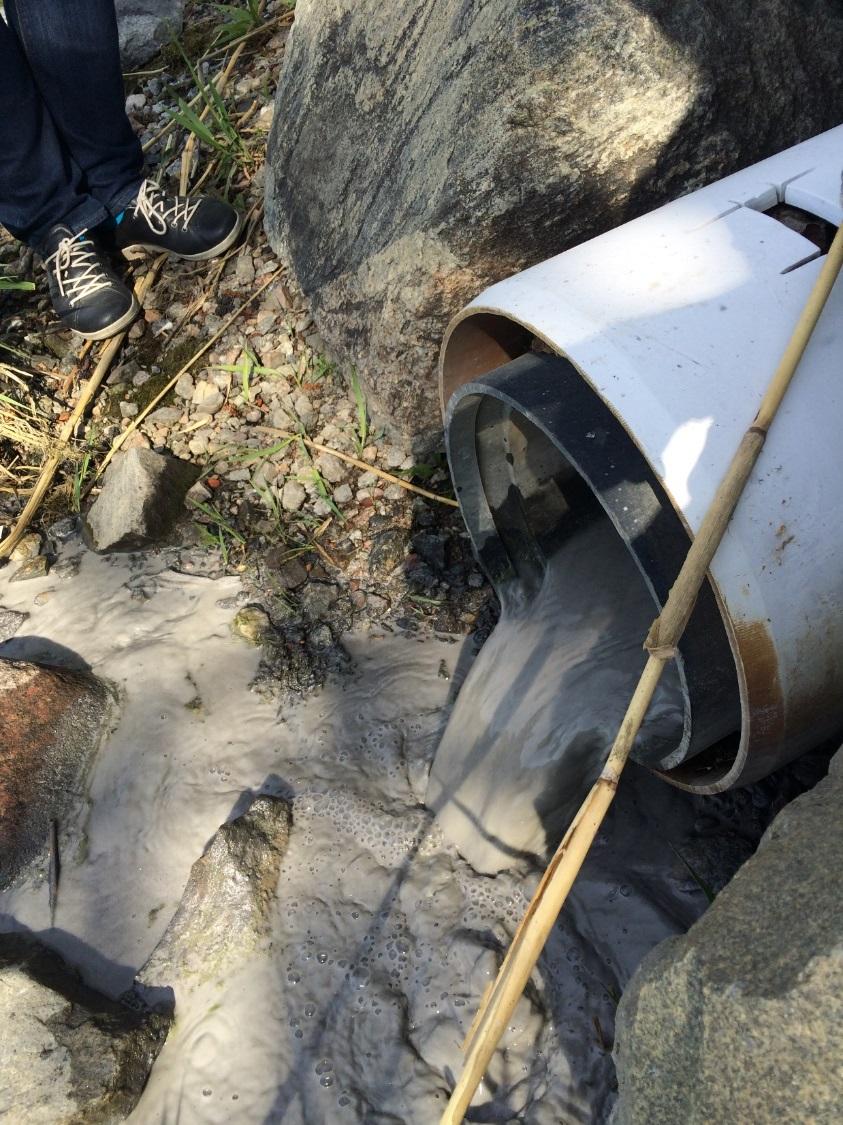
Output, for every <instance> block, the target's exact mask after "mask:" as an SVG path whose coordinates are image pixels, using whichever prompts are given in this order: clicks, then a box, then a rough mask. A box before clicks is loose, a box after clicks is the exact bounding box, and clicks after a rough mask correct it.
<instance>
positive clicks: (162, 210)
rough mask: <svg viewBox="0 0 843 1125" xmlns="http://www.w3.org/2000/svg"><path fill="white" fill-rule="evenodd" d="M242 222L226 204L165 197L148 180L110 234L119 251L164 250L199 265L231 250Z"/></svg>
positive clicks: (184, 196) (203, 197)
mask: <svg viewBox="0 0 843 1125" xmlns="http://www.w3.org/2000/svg"><path fill="white" fill-rule="evenodd" d="M242 229H243V218H242V216H241V215H240V214H239V213H238V212H237V211H235V210H234V208H233V207H231V206H230V205H229V204H228V203H223V202H221V201H220V200H218V199H209V198H208V197H207V196H205V195H197V196H193V197H191V196H189V195H167V194H166V193H165V192H164V191H163V189H162V188H160V187H159V186H158V185H157V184H156V183H154V182H153V181H152V180H144V182H143V183H142V184H141V189H140V191H139V192H138V194H137V197H136V198H135V201H134V203H130V204H129V206H128V207H127V208H126V210H125V212H124V214H123V218H122V219H121V220H120V222H119V223H118V224H117V226H116V228H115V231H114V240H115V243H116V245H117V248H118V249H119V250H126V251H129V250H165V251H167V252H168V253H170V254H174V255H175V256H176V257H177V258H186V259H187V260H188V261H191V262H203V261H205V260H206V259H208V258H216V257H217V255H218V254H223V253H224V252H225V251H226V250H228V249H229V247H231V246H233V245H234V243H235V242H236V241H237V239H238V237H239V236H240V231H241V230H242Z"/></svg>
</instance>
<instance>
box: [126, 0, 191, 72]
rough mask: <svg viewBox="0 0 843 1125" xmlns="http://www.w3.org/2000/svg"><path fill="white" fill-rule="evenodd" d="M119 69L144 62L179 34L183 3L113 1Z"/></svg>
mask: <svg viewBox="0 0 843 1125" xmlns="http://www.w3.org/2000/svg"><path fill="white" fill-rule="evenodd" d="M115 7H116V9H117V27H118V29H119V33H120V57H121V59H122V60H123V68H124V69H125V70H128V69H130V68H131V67H133V66H139V65H140V64H141V63H145V62H147V61H148V60H149V59H151V58H152V56H153V55H154V54H155V53H156V52H157V51H159V50H160V49H161V48H162V47H163V46H164V44H165V43H169V42H170V41H171V40H172V39H173V37H174V36H175V35H178V33H179V32H180V31H181V26H182V19H183V17H184V0H115Z"/></svg>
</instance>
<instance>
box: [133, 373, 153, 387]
mask: <svg viewBox="0 0 843 1125" xmlns="http://www.w3.org/2000/svg"><path fill="white" fill-rule="evenodd" d="M151 378H152V376H151V375H150V373H149V372H148V371H138V373H137V374H136V375H133V376H132V386H133V387H142V386H143V385H144V383H148V382H149V380H150V379H151Z"/></svg>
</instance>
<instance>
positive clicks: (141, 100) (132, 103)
mask: <svg viewBox="0 0 843 1125" xmlns="http://www.w3.org/2000/svg"><path fill="white" fill-rule="evenodd" d="M145 105H146V94H129V96H128V97H127V98H126V113H135V112H136V111H137V110H139V109H143V107H144V106H145Z"/></svg>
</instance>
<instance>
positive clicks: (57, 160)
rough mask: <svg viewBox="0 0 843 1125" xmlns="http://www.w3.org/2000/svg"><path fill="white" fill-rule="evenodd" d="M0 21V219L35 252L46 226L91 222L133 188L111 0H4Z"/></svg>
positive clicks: (137, 179) (137, 174) (131, 143)
mask: <svg viewBox="0 0 843 1125" xmlns="http://www.w3.org/2000/svg"><path fill="white" fill-rule="evenodd" d="M5 8H6V18H7V20H8V25H7V24H6V23H4V22H3V20H2V18H0V223H2V225H3V226H4V227H6V229H7V230H8V231H9V232H10V233H11V234H13V235H14V236H15V237H16V238H19V239H20V240H21V241H22V242H26V243H28V244H29V245H30V246H32V247H33V248H34V249H35V250H38V251H40V250H41V247H42V243H43V239H44V237H45V235H46V233H47V231H48V230H49V229H50V227H52V226H54V225H55V224H56V223H63V224H64V225H65V226H67V227H69V228H70V230H71V231H73V232H74V233H79V232H80V231H82V230H86V229H89V228H91V227H95V226H98V225H99V224H100V223H102V222H104V221H105V220H107V219H108V218H109V216H114V215H117V214H119V213H120V211H121V210H122V209H123V208H124V207H125V206H126V204H127V203H129V202H130V200H131V199H133V198H134V196H135V195H136V194H137V191H138V188H139V186H140V183H141V180H142V178H143V176H142V166H143V154H142V152H141V146H140V142H139V141H138V138H137V137H136V136H135V134H134V132H133V130H132V127H131V125H130V124H129V121H128V119H127V117H126V112H125V100H124V99H125V94H124V91H123V77H122V74H121V71H120V53H119V48H118V42H117V19H116V16H115V14H114V0H6V3H5Z"/></svg>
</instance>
